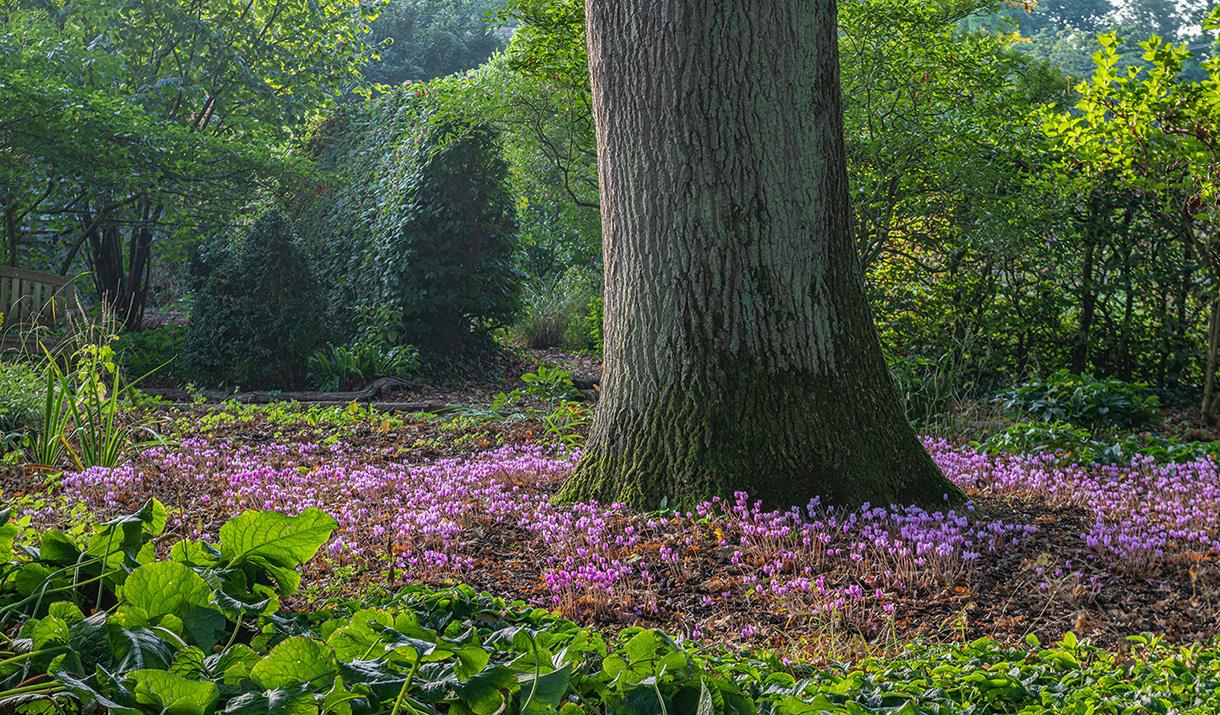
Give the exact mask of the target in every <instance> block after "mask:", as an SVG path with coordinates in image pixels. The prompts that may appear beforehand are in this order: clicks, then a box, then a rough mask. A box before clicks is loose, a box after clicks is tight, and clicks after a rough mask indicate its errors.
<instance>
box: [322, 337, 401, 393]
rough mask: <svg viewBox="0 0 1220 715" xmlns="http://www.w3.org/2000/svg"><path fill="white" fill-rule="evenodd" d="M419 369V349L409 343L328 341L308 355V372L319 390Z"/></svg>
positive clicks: (367, 381)
mask: <svg viewBox="0 0 1220 715" xmlns="http://www.w3.org/2000/svg"><path fill="white" fill-rule="evenodd" d="M418 370H419V351H417V350H416V349H415V348H413V347H411V346H410V345H397V346H394V347H391V348H386V347H384V346H382V345H381V344H378V343H375V342H357V343H353V344H352V345H351V346H350V347H349V346H344V345H339V346H334V345H327V346H326V347H325V348H323V349H321V350H318V351H316V352H314V354H313V355H310V356H309V374H310V376H311V377H312V379H313V382H314V384H316V385H317V386H318V389H319V390H323V391H331V392H333V391H335V390H341V389H343V390H345V389H350V388H353V387H360V386H365V385H368V384H369V383H370V382H372V381H373V380H375V379H377V378H379V377H397V378H402V379H406V378H409V377H411V376H413V375H414V374H415V373H416V372H417V371H418Z"/></svg>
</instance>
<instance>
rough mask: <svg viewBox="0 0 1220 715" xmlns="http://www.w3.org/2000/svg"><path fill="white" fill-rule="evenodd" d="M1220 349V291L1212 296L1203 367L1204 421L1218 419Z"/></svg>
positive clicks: (1201, 410)
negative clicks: (1218, 362) (1219, 359)
mask: <svg viewBox="0 0 1220 715" xmlns="http://www.w3.org/2000/svg"><path fill="white" fill-rule="evenodd" d="M1217 350H1220V293H1218V294H1217V295H1216V296H1215V297H1213V298H1212V309H1211V315H1210V316H1209V318H1208V321H1207V361H1206V363H1205V365H1204V368H1203V404H1202V405H1201V406H1200V408H1199V411H1200V413H1202V414H1201V416H1202V418H1203V421H1204V422H1206V423H1207V424H1211V423H1212V422H1214V421H1215V419H1216V351H1217Z"/></svg>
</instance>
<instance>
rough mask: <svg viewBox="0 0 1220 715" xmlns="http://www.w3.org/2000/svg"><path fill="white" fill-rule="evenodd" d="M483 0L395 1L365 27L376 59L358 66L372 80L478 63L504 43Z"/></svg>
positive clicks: (403, 78) (422, 76)
mask: <svg viewBox="0 0 1220 715" xmlns="http://www.w3.org/2000/svg"><path fill="white" fill-rule="evenodd" d="M492 5H493V3H492V2H490V1H489V0H395V1H394V2H391V3H389V6H388V7H385V8H384V9H382V11H381V14H380V15H378V16H377V19H376V20H374V21H373V22H372V24H371V25H370V26H369V30H370V37H369V38H368V42H369V44H371V45H373V46H374V47H376V48H378V49H377V54H378V58H377V59H376V60H373V61H371V62H369V63H368V64H366V65H365V66H364V68H363V70H362V72H363V74H364V76H365V78H366V79H367V80H368V81H369V82H370V83H373V84H385V85H399V84H402V83H403V82H407V81H416V82H419V81H427V80H430V79H433V78H434V77H440V76H443V75H447V74H453V73H454V72H461V71H463V70H468V69H471V68H473V67H477V66H478V65H480V64H482V63H483V62H484V61H485V60H486V59H487V58H488V57H490V56H491V55H492V53H494V52H496V51H497V50H500V49H502V48H503V47H504V42H503V40H501V38H500V36H499V35H498V34H497V33H496V32H495V26H494V24H493V23H490V22H489V18H488V15H489V13H490V12H491V9H492Z"/></svg>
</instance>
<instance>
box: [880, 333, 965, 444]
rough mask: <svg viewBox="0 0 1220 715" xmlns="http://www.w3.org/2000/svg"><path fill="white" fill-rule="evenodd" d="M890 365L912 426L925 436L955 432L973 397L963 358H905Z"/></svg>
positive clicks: (889, 361)
mask: <svg viewBox="0 0 1220 715" xmlns="http://www.w3.org/2000/svg"><path fill="white" fill-rule="evenodd" d="M886 362H887V364H888V365H889V368H890V375H891V376H892V377H893V379H894V385H895V387H897V388H898V394H899V396H900V397H901V398H902V404H903V406H904V407H905V409H906V415H907V419H908V420H910V421H911V424H912V425H914V426H915V427H916V428H918V429H920V430H923V431H924V432H931V431H936V430H938V429H944V430H949V431H951V430H952V427H953V424H952V423H953V420H954V418H955V416H956V415H957V414H958V413H960V412H961V409H962V405H963V404H964V403H965V402H967V401H968V399H969V396H970V388H971V385H970V382H969V376H968V372H967V367H966V365H965V364H964V362H963V360H962V359H961V356H960V355H958V354H955V352H953V351H951V352H947V353H945V354H944V355H941V356H940V357H939V358H938V359H935V360H933V359H931V358H926V357H923V356H920V355H903V356H890V357H888V358H887V360H886Z"/></svg>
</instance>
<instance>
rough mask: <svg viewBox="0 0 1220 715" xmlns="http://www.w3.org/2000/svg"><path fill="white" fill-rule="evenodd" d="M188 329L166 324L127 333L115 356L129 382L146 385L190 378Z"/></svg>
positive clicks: (118, 343) (118, 345)
mask: <svg viewBox="0 0 1220 715" xmlns="http://www.w3.org/2000/svg"><path fill="white" fill-rule="evenodd" d="M185 338H186V329H185V328H183V327H182V326H180V325H162V326H158V327H156V328H149V329H147V330H139V331H133V332H129V333H123V334H122V335H121V336H120V337H119V340H118V342H117V343H116V344H115V357H116V358H117V359H118V362H119V365H120V366H121V367H122V368H123V374H124V375H126V376H127V377H128V378H129V379H133V380H137V379H140V378H144V377H145V376H147V378H146V379H145V380H143V381H141V384H143V383H144V382H148V381H151V382H169V383H177V382H181V381H183V380H184V378H185V377H186V376H187V375H189V373H188V372H187V370H186V357H185V356H184V355H183V350H184V349H185Z"/></svg>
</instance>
